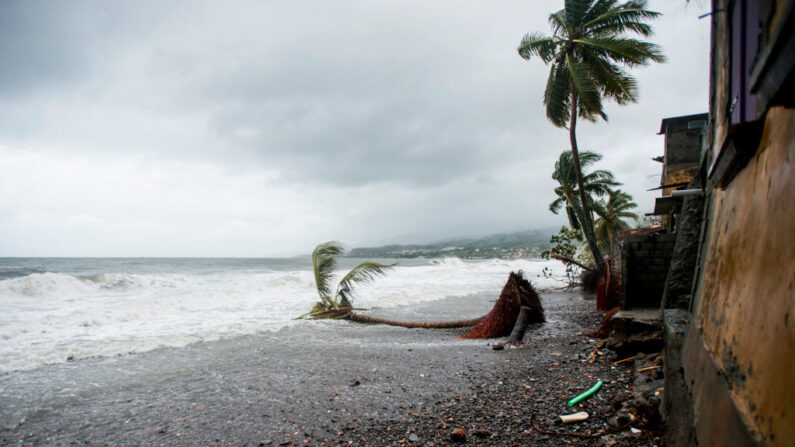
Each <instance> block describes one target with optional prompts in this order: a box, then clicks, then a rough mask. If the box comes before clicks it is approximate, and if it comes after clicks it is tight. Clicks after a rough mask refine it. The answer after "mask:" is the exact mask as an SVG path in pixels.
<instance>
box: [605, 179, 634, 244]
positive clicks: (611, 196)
mask: <svg viewBox="0 0 795 447" xmlns="http://www.w3.org/2000/svg"><path fill="white" fill-rule="evenodd" d="M637 206H638V205H637V204H636V203H635V202H633V201H632V196H631V195H629V194H627V193H625V192H624V191H621V190H615V191H613V190H611V191H609V193H608V195H607V200H606V201H605V200H599V201H597V202H595V203H594V211H596V214H597V215H598V216H599V217H598V218H597V219H596V222H594V233H595V234H596V238H597V240H598V241H599V246H600V248H602V249H603V250H605V251H608V252H609V251H612V250H613V247H614V246H615V243H616V237H617V236H618V233H620V232H621V231H622V230H626V229H628V228H630V225H629V224H628V223H627V222H626V221H624V219H633V220H637V219H638V215H637V214H635V213H633V212H632V211H631V210H632V209H634V208H636V207H637Z"/></svg>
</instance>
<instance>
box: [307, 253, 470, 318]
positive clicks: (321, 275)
mask: <svg viewBox="0 0 795 447" xmlns="http://www.w3.org/2000/svg"><path fill="white" fill-rule="evenodd" d="M344 252H345V250H344V249H343V247H342V245H341V244H340V243H339V242H336V241H330V242H326V243H323V244H320V245H318V246H317V247H315V250H314V251H313V252H312V270H313V272H314V275H315V287H316V288H317V294H318V296H319V297H320V301H318V302H317V303H315V305H314V306H312V310H311V311H310V312H309V313H307V314H304V315H301V316H300V317H298V318H312V319H327V318H332V319H343V318H344V319H348V320H351V321H355V322H358V323H370V324H388V325H392V326H401V327H409V328H418V327H419V328H431V329H444V328H460V327H471V326H475V325H476V324H478V323H480V322H481V321H482V320H483V319H484V318H485V317H479V318H472V319H468V320H458V321H427V322H412V321H408V322H407V321H395V320H387V319H384V318H375V317H370V316H368V315H362V314H358V313H356V312H354V308H353V299H354V286H355V285H357V284H362V283H367V282H371V281H373V280H375V279H376V278H378V277H380V276H383V275H384V274H386V271H387V270H389V269H391V268H393V267H395V265H397V264H381V263H378V262H372V261H365V262H362V263H361V264H359V265H357V266H356V267H354V268H352V269H351V270H350V271H349V272H348V273H347V274H345V276H343V277H342V279H341V280H340V282H339V283H338V284H337V288H336V290H335V292H334V293H333V294H332V292H331V291H332V283H331V281H332V278H333V276H334V271H335V270H336V268H337V258H338V257H339V256H341V255H342V254H343V253H344Z"/></svg>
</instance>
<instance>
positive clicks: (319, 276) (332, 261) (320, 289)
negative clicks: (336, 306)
mask: <svg viewBox="0 0 795 447" xmlns="http://www.w3.org/2000/svg"><path fill="white" fill-rule="evenodd" d="M342 253H344V249H343V248H342V245H341V244H340V243H339V242H337V241H329V242H326V243H324V244H320V245H318V246H317V247H315V250H314V251H313V252H312V269H313V271H314V272H315V286H316V287H317V294H318V295H320V301H321V303H322V304H323V305H325V306H331V305H332V304H333V299H332V296H331V277H332V276H333V274H334V269H335V268H336V267H337V256H339V255H341V254H342Z"/></svg>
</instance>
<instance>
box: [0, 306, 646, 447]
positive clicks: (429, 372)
mask: <svg viewBox="0 0 795 447" xmlns="http://www.w3.org/2000/svg"><path fill="white" fill-rule="evenodd" d="M542 299H543V300H544V306H545V310H546V312H547V317H548V320H549V321H548V322H547V323H545V324H543V325H538V326H535V327H531V328H530V329H529V330H528V332H527V334H526V335H525V341H526V343H527V346H526V347H525V348H523V349H515V350H505V351H493V350H492V349H491V346H490V344H491V343H492V342H493V341H469V340H461V339H459V338H457V335H460V334H461V333H463V332H464V331H462V330H426V329H402V328H394V327H384V326H362V325H357V324H354V323H349V322H345V321H333V322H332V321H329V322H322V323H318V324H314V325H311V326H309V327H305V326H298V327H292V328H288V329H284V330H282V331H279V332H276V333H262V334H256V335H250V336H243V337H235V338H231V339H226V340H218V341H213V342H204V343H196V344H193V345H190V346H187V347H183V348H162V349H157V350H154V351H149V352H145V353H136V354H129V355H123V356H117V357H112V358H94V359H80V360H77V361H72V362H67V363H63V364H56V365H45V366H42V367H40V368H37V369H35V370H30V371H17V372H12V373H8V374H4V375H2V376H0V424H1V425H0V445H17V444H18V443H21V444H23V445H74V444H81V445H114V444H115V445H185V446H194V445H250V446H258V445H296V446H297V445H340V444H344V445H375V446H380V445H447V444H449V443H450V433H451V431H452V430H453V429H454V428H457V427H461V428H464V429H465V430H466V431H467V432H468V433H469V440H468V442H467V444H466V445H490V446H496V445H603V444H604V443H605V441H609V439H605V438H604V437H603V438H596V439H582V438H577V437H569V436H565V437H564V436H556V435H543V434H541V433H539V432H538V431H537V430H534V429H533V426H532V423H531V417H532V416H533V414H537V415H538V423H539V424H540V425H542V426H544V427H546V428H548V429H550V430H565V431H578V432H580V433H587V432H589V431H590V432H597V431H598V430H600V429H603V428H605V427H606V426H605V422H606V420H607V418H608V417H610V416H612V415H613V413H614V409H613V407H611V398H613V397H615V396H616V394H617V393H619V392H621V391H622V390H623V389H625V388H626V387H627V386H628V385H630V384H631V380H630V374H629V373H628V370H626V369H624V368H621V367H614V366H612V363H611V362H610V360H612V358H609V357H607V356H604V357H601V358H600V360H599V361H598V362H597V363H594V364H590V363H588V361H587V356H588V354H589V353H590V351H591V350H592V348H593V346H594V344H595V343H596V341H595V340H591V339H588V338H587V337H584V336H582V335H581V332H582V331H583V330H591V329H593V328H594V327H596V326H597V325H598V323H599V319H600V316H599V314H597V313H595V312H590V310H591V309H593V307H594V303H593V301H584V300H583V299H582V298H581V297H580V296H579V295H577V294H572V293H555V294H542ZM487 307H488V305H487ZM445 316H446V315H441V316H440V317H445ZM598 379H602V380H604V381H605V386H604V387H603V388H602V390H600V391H599V393H597V394H596V395H595V397H593V398H591V399H588V400H586V401H585V402H583V403H582V404H581V406H579V407H578V408H577V409H576V410H573V409H571V408H569V407H567V405H566V400H567V399H570V398H571V397H573V396H575V395H577V394H579V393H580V392H582V391H584V390H585V389H587V388H589V387H590V386H591V385H593V384H594V383H595V382H596V380H598ZM611 382H612V383H611ZM577 410H584V411H588V412H589V413H591V418H590V419H589V420H588V421H586V422H584V423H580V424H576V425H567V426H565V427H563V426H560V425H553V424H555V417H556V416H557V415H558V414H565V413H569V412H574V411H577ZM473 430H484V431H483V432H481V436H482V437H477V436H474V435H473ZM486 431H487V432H488V433H486ZM621 442H622V443H623V445H653V444H654V443H655V442H658V440H654V439H644V438H640V437H639V438H627V439H623V440H622V441H621Z"/></svg>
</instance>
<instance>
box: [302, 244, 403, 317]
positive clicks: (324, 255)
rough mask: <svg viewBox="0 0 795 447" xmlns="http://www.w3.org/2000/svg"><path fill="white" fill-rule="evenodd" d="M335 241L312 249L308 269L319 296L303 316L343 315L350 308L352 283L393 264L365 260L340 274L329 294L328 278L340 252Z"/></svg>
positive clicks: (341, 251) (374, 276) (352, 295)
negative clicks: (335, 286) (333, 290)
mask: <svg viewBox="0 0 795 447" xmlns="http://www.w3.org/2000/svg"><path fill="white" fill-rule="evenodd" d="M344 251H345V250H344V249H343V248H342V245H341V244H340V243H339V242H336V241H330V242H326V243H325V244H320V245H318V246H317V247H315V250H314V251H313V252H312V270H313V271H314V274H315V286H316V287H317V294H318V295H319V296H320V301H318V302H317V303H316V304H315V305H314V306H313V307H312V312H310V313H308V314H307V315H305V316H308V317H313V318H329V317H337V316H343V317H344V316H345V315H346V314H347V313H348V312H349V311H350V310H351V309H352V307H353V297H354V286H355V285H356V284H360V283H367V282H371V281H373V280H374V279H376V278H377V277H379V276H382V275H384V274H385V272H386V271H387V270H389V269H391V268H392V267H394V266H395V264H381V263H378V262H372V261H365V262H362V263H361V264H359V265H357V266H356V267H354V268H352V269H351V270H350V271H349V272H348V273H347V274H346V275H345V276H343V277H342V279H341V280H340V282H339V284H337V289H336V291H335V292H334V294H332V293H331V290H332V288H331V279H332V277H333V276H334V270H335V269H336V267H337V256H339V255H341V254H342V253H344Z"/></svg>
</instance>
